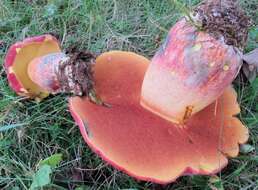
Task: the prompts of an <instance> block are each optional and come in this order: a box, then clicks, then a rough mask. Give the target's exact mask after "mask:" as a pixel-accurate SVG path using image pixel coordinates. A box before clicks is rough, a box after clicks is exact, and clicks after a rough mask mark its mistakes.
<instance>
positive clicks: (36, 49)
mask: <svg viewBox="0 0 258 190" xmlns="http://www.w3.org/2000/svg"><path fill="white" fill-rule="evenodd" d="M60 51H61V50H60V47H59V44H58V41H57V39H56V38H55V37H53V36H51V35H41V36H36V37H30V38H26V39H25V40H23V41H21V42H17V43H15V44H13V45H12V46H11V47H10V48H9V50H8V52H7V55H6V57H5V63H4V66H5V69H6V73H7V78H8V81H9V85H10V86H11V88H12V89H13V90H14V91H15V92H16V93H17V94H19V95H22V96H27V97H30V98H39V99H42V98H44V97H46V96H48V92H47V91H45V90H43V89H42V88H40V87H39V86H38V85H37V84H35V83H34V82H32V80H31V79H30V78H29V76H28V73H27V67H28V65H29V63H30V62H31V61H32V60H33V59H35V58H37V57H40V56H43V55H47V54H49V53H55V52H60Z"/></svg>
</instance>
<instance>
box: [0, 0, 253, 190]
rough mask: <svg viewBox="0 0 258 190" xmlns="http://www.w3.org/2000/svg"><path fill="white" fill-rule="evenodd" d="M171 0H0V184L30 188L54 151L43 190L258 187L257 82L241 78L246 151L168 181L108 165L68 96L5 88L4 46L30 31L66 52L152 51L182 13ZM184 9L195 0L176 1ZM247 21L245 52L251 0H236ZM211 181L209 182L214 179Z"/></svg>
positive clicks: (0, 186) (237, 84)
mask: <svg viewBox="0 0 258 190" xmlns="http://www.w3.org/2000/svg"><path fill="white" fill-rule="evenodd" d="M171 2H172V1H169V0H160V1H157V0H130V1H129V0H128V1H127V0H65V1H62V0H48V1H47V0H34V1H33V0H1V1H0V74H1V78H0V126H1V127H0V130H1V129H2V130H3V129H9V130H4V131H0V189H8V190H9V189H10V190H12V189H13V190H16V189H29V187H30V185H31V183H32V178H33V174H34V173H35V172H36V171H37V169H38V163H39V161H40V160H41V159H45V158H47V157H49V156H51V155H53V154H55V153H62V154H63V161H62V162H61V163H60V164H59V165H58V167H56V168H54V171H53V174H52V176H51V180H52V182H51V183H52V184H51V185H49V186H48V187H47V188H45V189H75V188H76V187H80V186H81V187H82V185H85V187H84V189H87V188H88V189H128V188H132V189H139V190H140V189H142V190H143V189H157V190H159V189H178V190H179V189H181V190H183V189H184V190H188V189H207V190H208V189H212V186H215V185H216V184H217V183H219V184H220V185H222V186H223V187H224V189H226V190H228V189H229V190H231V189H233V190H235V189H246V190H248V189H250V190H251V189H252V190H253V189H258V188H257V187H258V169H257V168H258V153H257V152H258V143H257V141H258V106H257V102H258V95H257V94H258V80H256V82H254V83H252V84H249V83H246V82H244V80H243V78H242V77H239V78H238V80H237V81H236V82H235V87H236V89H237V92H238V95H239V102H240V104H241V108H242V112H241V114H240V118H241V120H242V121H243V122H244V123H245V124H246V125H247V126H248V128H249V129H250V134H251V137H250V140H249V142H248V143H249V144H250V145H251V146H252V147H254V148H255V150H253V151H252V152H249V153H245V154H240V156H239V157H238V158H234V159H231V160H230V163H229V165H228V167H227V168H226V169H224V170H223V171H222V172H221V173H219V174H218V179H217V182H213V181H214V179H216V178H215V177H206V176H195V177H181V178H180V179H178V180H177V181H176V182H175V183H173V184H169V185H167V186H160V185H155V184H152V183H150V182H140V181H136V180H134V179H133V178H131V177H129V176H127V175H125V174H123V173H121V172H119V171H117V170H115V169H113V168H112V167H110V166H108V165H107V164H106V163H104V162H103V161H102V160H101V159H100V158H99V157H98V156H96V155H95V154H94V153H93V152H92V151H91V150H90V149H89V148H88V146H87V145H86V144H85V143H84V141H83V139H82V137H81V135H80V133H79V130H78V128H77V127H76V126H75V124H74V122H73V120H72V118H71V116H70V114H69V112H68V110H67V97H66V96H64V95H57V96H50V97H49V98H47V99H46V100H45V101H43V102H41V103H37V102H34V101H28V100H25V99H23V98H21V97H18V96H16V95H15V93H13V92H12V90H10V89H9V87H8V83H7V81H6V75H5V72H4V69H3V68H2V63H3V59H4V55H5V53H6V51H7V49H8V47H9V46H10V45H11V44H13V43H14V42H16V41H19V40H22V39H23V38H25V37H28V36H34V35H40V34H44V33H54V34H56V35H57V36H58V38H59V40H60V41H61V43H62V47H63V48H64V49H67V48H69V47H70V46H74V45H75V46H77V48H79V49H88V50H90V51H93V52H104V51H107V50H111V49H121V50H130V51H134V52H137V53H139V54H141V55H144V56H146V57H149V58H150V57H151V56H153V54H154V52H155V51H156V50H157V48H158V47H159V45H160V44H161V43H162V40H163V39H164V37H165V36H166V33H167V31H168V30H169V28H170V27H171V26H172V25H173V24H174V23H175V22H176V20H177V19H178V18H179V17H180V15H181V14H180V12H178V10H177V8H175V6H174V5H173V4H172V3H171ZM182 2H184V3H186V4H187V5H188V6H191V5H194V4H196V3H198V2H199V1H195V0H192V1H191V0H185V1H182ZM241 4H242V5H243V7H244V8H245V10H246V11H247V12H248V14H249V15H250V16H251V17H252V18H253V21H254V26H253V27H252V29H250V30H251V35H250V37H249V42H248V46H247V48H246V51H250V50H252V49H254V48H255V47H257V44H258V41H257V40H258V39H257V38H258V34H257V33H258V29H257V23H258V22H257V18H258V15H257V12H256V11H257V1H256V0H249V1H247V0H241ZM212 179H213V180H212ZM86 186H87V188H86Z"/></svg>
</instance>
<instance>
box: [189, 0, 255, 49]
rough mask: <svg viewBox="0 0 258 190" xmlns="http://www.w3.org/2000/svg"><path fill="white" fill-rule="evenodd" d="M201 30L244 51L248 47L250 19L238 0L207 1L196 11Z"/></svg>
mask: <svg viewBox="0 0 258 190" xmlns="http://www.w3.org/2000/svg"><path fill="white" fill-rule="evenodd" d="M196 15H197V19H198V22H200V23H201V28H202V29H203V30H204V31H207V32H208V33H210V34H211V35H213V36H214V37H215V38H217V39H218V38H220V37H221V35H222V36H223V37H224V40H225V43H226V44H227V45H233V46H235V47H238V48H239V49H241V50H242V49H243V48H244V46H245V45H246V41H247V35H248V28H249V26H250V25H251V21H250V18H249V17H248V16H246V14H245V13H244V11H243V10H242V9H241V8H240V6H239V4H238V2H237V0H206V1H204V2H202V3H201V4H200V5H199V6H198V7H197V8H196V9H195V10H194V16H196Z"/></svg>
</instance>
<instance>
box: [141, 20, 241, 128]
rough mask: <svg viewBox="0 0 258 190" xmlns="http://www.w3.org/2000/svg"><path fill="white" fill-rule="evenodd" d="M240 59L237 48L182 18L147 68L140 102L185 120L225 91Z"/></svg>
mask: <svg viewBox="0 0 258 190" xmlns="http://www.w3.org/2000/svg"><path fill="white" fill-rule="evenodd" d="M241 63H242V60H241V57H240V53H239V51H238V50H237V48H234V47H233V46H228V45H226V44H225V42H224V40H223V38H222V37H221V39H219V40H217V39H215V38H213V37H212V36H211V35H209V34H208V33H206V32H201V31H198V30H197V29H196V28H195V27H194V26H192V24H191V23H189V22H186V21H185V20H184V19H183V20H181V21H179V22H178V23H176V24H175V25H174V26H173V27H172V28H171V30H170V32H169V34H168V36H167V39H166V41H165V43H164V44H163V45H162V46H161V48H160V50H159V51H158V52H157V53H156V54H155V56H154V58H153V59H152V61H151V64H150V66H149V68H148V69H147V72H146V75H145V77H144V82H143V86H142V97H141V104H142V105H143V106H144V107H145V108H146V109H149V110H150V111H152V112H153V113H155V114H157V115H159V116H161V117H163V118H165V119H167V120H169V121H173V122H177V123H183V122H184V121H185V120H187V119H188V118H189V117H191V115H193V114H194V113H197V112H198V111H200V110H202V109H203V108H205V107H206V106H207V105H209V104H210V103H212V102H213V101H215V100H216V99H217V98H218V97H219V96H220V95H221V94H222V93H223V91H224V90H225V88H227V87H228V86H229V85H230V84H231V83H232V81H233V79H234V78H235V77H236V75H237V73H238V71H239V69H240V67H241Z"/></svg>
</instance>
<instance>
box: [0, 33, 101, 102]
mask: <svg viewBox="0 0 258 190" xmlns="http://www.w3.org/2000/svg"><path fill="white" fill-rule="evenodd" d="M94 62H95V56H94V55H93V54H91V53H88V52H71V53H69V54H64V53H62V52H61V49H60V46H59V44H58V42H57V40H56V39H55V38H54V37H53V36H51V35H42V36H36V37H30V38H27V39H25V40H23V41H22V42H17V43H15V44H14V45H12V46H11V47H10V48H9V50H8V52H7V55H6V57H5V69H6V73H7V77H8V81H9V84H10V86H11V88H12V89H13V90H14V91H15V92H16V93H17V94H19V95H22V96H25V97H28V98H34V99H36V100H39V101H40V100H41V99H43V98H45V97H47V96H48V95H49V93H53V94H55V93H59V92H63V93H72V94H74V95H78V96H83V95H85V96H89V97H91V100H93V101H94V102H96V103H101V101H100V100H99V99H98V98H97V96H96V94H95V91H94V89H93V80H92V67H93V65H94Z"/></svg>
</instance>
